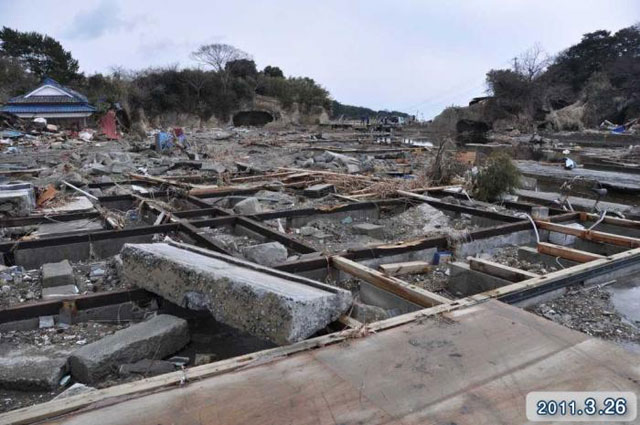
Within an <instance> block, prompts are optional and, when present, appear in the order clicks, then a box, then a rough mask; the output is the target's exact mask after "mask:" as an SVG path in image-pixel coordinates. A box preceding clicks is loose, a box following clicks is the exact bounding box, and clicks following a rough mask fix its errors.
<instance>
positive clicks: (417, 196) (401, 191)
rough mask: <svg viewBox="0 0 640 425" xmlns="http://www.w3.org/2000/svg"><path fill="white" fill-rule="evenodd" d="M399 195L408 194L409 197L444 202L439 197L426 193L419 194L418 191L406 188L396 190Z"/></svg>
mask: <svg viewBox="0 0 640 425" xmlns="http://www.w3.org/2000/svg"><path fill="white" fill-rule="evenodd" d="M396 192H397V193H398V194H399V195H402V196H407V197H409V198H414V199H420V200H421V201H432V202H442V201H440V200H439V199H437V198H434V197H431V196H425V195H418V194H417V193H413V192H407V191H406V190H396Z"/></svg>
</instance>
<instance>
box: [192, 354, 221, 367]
mask: <svg viewBox="0 0 640 425" xmlns="http://www.w3.org/2000/svg"><path fill="white" fill-rule="evenodd" d="M215 359H216V355H215V354H210V353H206V354H204V353H196V356H195V359H194V361H193V364H194V366H201V365H203V364H207V363H212V362H214V361H215Z"/></svg>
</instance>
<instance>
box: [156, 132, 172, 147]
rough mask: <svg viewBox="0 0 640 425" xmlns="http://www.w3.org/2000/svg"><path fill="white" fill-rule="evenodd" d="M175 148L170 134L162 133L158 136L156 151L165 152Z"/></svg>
mask: <svg viewBox="0 0 640 425" xmlns="http://www.w3.org/2000/svg"><path fill="white" fill-rule="evenodd" d="M172 147H173V136H172V135H171V134H169V133H165V132H160V133H158V134H156V149H157V150H159V151H164V150H167V149H171V148H172Z"/></svg>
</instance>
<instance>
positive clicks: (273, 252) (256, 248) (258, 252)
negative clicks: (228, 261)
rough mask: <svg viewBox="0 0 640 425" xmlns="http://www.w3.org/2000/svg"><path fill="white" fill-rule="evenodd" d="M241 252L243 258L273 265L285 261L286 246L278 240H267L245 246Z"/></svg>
mask: <svg viewBox="0 0 640 425" xmlns="http://www.w3.org/2000/svg"><path fill="white" fill-rule="evenodd" d="M242 254H243V255H244V258H246V259H247V260H249V261H253V262H254V263H258V264H262V265H263V266H275V265H277V264H282V263H284V262H285V261H287V256H288V253H287V248H286V247H285V246H284V245H282V244H281V243H280V242H268V243H263V244H260V245H253V246H248V247H246V248H245V249H244V250H243V251H242Z"/></svg>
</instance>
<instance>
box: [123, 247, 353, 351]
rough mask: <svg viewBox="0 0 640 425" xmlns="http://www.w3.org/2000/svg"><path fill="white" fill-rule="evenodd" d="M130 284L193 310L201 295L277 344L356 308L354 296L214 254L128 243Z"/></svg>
mask: <svg viewBox="0 0 640 425" xmlns="http://www.w3.org/2000/svg"><path fill="white" fill-rule="evenodd" d="M120 256H121V258H122V261H123V264H124V275H125V280H126V281H127V282H128V283H131V284H134V285H137V286H139V287H142V288H144V289H146V290H148V291H151V292H153V293H155V294H158V295H160V296H162V297H163V298H165V299H166V300H168V301H170V302H172V303H174V304H178V305H180V306H183V307H188V305H187V304H188V303H189V300H190V299H193V298H194V297H193V294H197V295H198V297H196V298H198V300H199V301H198V302H197V303H196V304H197V306H198V308H199V309H201V308H206V309H207V310H209V311H210V312H211V313H212V315H213V317H214V318H215V319H216V320H217V321H218V322H221V323H224V324H226V325H229V326H232V327H234V328H236V329H239V330H241V331H244V332H247V333H249V334H251V335H253V336H256V337H258V338H262V339H265V340H268V341H271V342H273V343H275V344H280V345H284V344H290V343H292V342H297V341H300V340H302V339H305V338H307V337H309V336H311V335H313V334H314V333H315V332H317V331H319V330H320V329H323V328H324V327H325V326H326V325H327V324H329V323H331V322H332V321H334V320H336V319H337V318H338V317H339V316H340V314H342V313H344V312H345V311H346V310H347V309H348V308H349V306H350V305H351V293H350V292H349V291H345V290H343V289H339V288H335V287H332V286H329V285H325V284H323V283H320V282H316V281H313V280H310V279H305V278H302V277H300V276H296V275H292V274H289V273H285V272H280V271H277V270H273V269H269V268H266V267H263V266H259V265H257V264H253V263H249V262H247V261H243V260H240V259H237V258H234V257H230V256H227V255H222V254H218V253H214V252H210V251H201V253H197V252H193V251H192V250H187V249H182V248H179V247H176V246H172V245H169V244H164V243H156V244H137V245H131V244H127V245H125V246H124V248H123V249H122V252H121V253H120Z"/></svg>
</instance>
